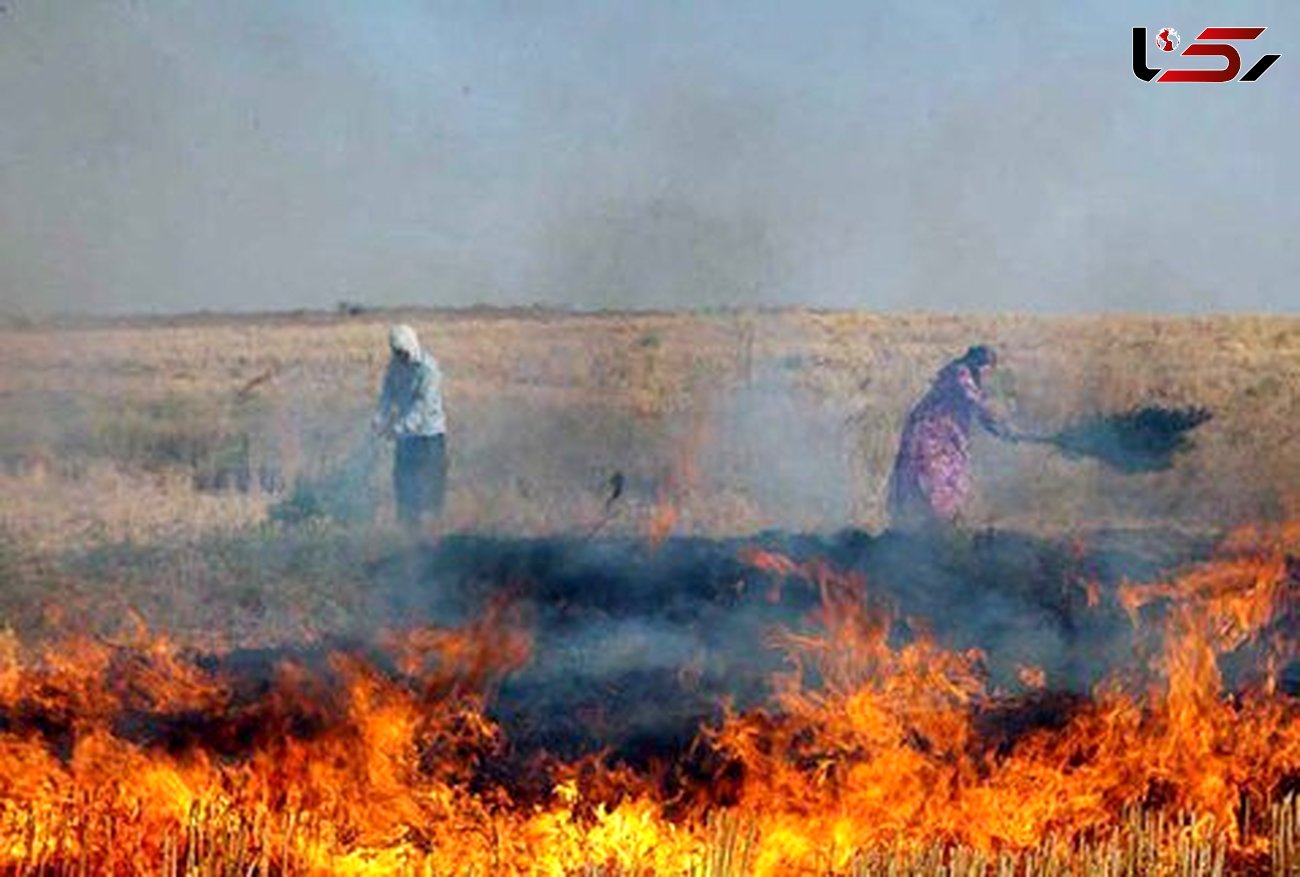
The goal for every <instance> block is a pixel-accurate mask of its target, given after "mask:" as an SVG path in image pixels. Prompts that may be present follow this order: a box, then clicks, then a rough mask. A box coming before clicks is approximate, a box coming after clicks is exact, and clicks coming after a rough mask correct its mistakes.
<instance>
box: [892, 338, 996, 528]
mask: <svg viewBox="0 0 1300 877" xmlns="http://www.w3.org/2000/svg"><path fill="white" fill-rule="evenodd" d="M975 421H978V422H979V423H980V424H981V425H982V426H984V427H985V428H986V429H988V430H989V431H990V432H995V433H996V432H998V431H999V426H998V422H997V420H996V418H995V417H994V416H993V414H992V413H991V412H990V411H989V409H988V407H987V399H986V397H985V395H984V391H983V390H982V389H981V388H980V385H979V382H978V379H977V378H976V377H975V375H974V374H973V373H972V371H971V368H970V366H968V365H967V364H966V363H965V362H963V361H961V360H957V361H955V362H951V363H949V364H948V365H946V366H945V367H944V368H943V370H942V371H940V372H939V374H938V375H937V376H936V377H935V379H934V383H933V384H932V385H931V386H930V391H929V392H928V393H926V395H925V398H923V399H922V400H921V401H920V402H918V403H917V404H916V407H915V408H913V409H912V412H911V413H910V414H909V415H908V417H907V424H906V426H904V427H903V437H902V439H901V441H900V442H899V447H898V457H897V458H896V459H895V461H894V472H893V475H892V477H891V478H890V483H889V513H890V517H891V518H893V520H894V522H895V523H896V524H898V523H904V522H919V521H925V520H936V519H937V520H940V521H949V522H951V521H952V520H953V519H954V518H956V517H957V515H958V513H959V512H960V511H961V510H962V507H963V506H964V505H965V503H966V498H967V496H969V494H970V486H971V478H970V433H971V425H972V422H975Z"/></svg>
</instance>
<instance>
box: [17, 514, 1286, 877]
mask: <svg viewBox="0 0 1300 877" xmlns="http://www.w3.org/2000/svg"><path fill="white" fill-rule="evenodd" d="M1296 537H1300V530H1294V529H1293V530H1286V531H1283V533H1282V534H1281V535H1277V534H1274V535H1272V536H1268V537H1267V538H1265V537H1263V536H1261V535H1260V534H1254V536H1253V537H1249V536H1248V534H1239V535H1238V536H1237V537H1234V539H1233V540H1230V541H1229V543H1228V546H1227V552H1228V553H1227V554H1226V555H1225V556H1224V557H1222V558H1220V559H1217V560H1215V561H1212V562H1208V563H1204V564H1201V565H1199V566H1196V567H1194V568H1192V569H1190V570H1188V571H1187V572H1186V573H1185V574H1183V575H1182V576H1180V577H1179V578H1177V579H1176V580H1173V581H1169V582H1162V583H1154V584H1131V585H1126V586H1125V587H1124V588H1123V589H1122V590H1121V592H1120V594H1119V596H1120V599H1121V600H1122V603H1123V605H1124V606H1125V607H1126V608H1127V609H1128V611H1129V613H1130V616H1131V618H1132V619H1133V622H1134V624H1136V625H1140V626H1144V629H1145V628H1150V633H1151V635H1152V637H1153V639H1152V640H1151V642H1152V645H1151V647H1150V650H1149V654H1144V655H1142V656H1141V657H1142V658H1143V664H1142V665H1140V666H1137V667H1135V668H1134V669H1133V670H1132V671H1131V672H1130V673H1128V674H1126V675H1124V676H1122V677H1118V678H1115V679H1112V680H1110V681H1109V682H1107V683H1106V684H1105V685H1103V686H1101V687H1100V688H1099V689H1098V690H1097V691H1095V692H1094V693H1093V696H1092V697H1091V698H1090V699H1086V700H1081V701H1079V702H1073V703H1071V704H1070V705H1069V706H1068V708H1064V709H1063V710H1062V711H1061V713H1060V715H1059V716H1058V717H1057V719H1056V720H1054V721H1052V722H1047V723H1041V724H1040V725H1037V726H1034V727H1031V728H1028V729H1020V730H1017V731H1014V732H1006V733H990V732H989V730H988V729H987V725H988V721H989V718H990V716H995V715H996V714H997V712H998V710H999V709H1003V708H1006V707H1007V704H1008V701H1007V695H1005V694H1002V693H999V692H996V691H993V690H991V689H990V686H989V683H988V680H987V678H986V674H985V672H984V668H983V656H982V655H980V654H979V653H978V652H961V653H957V652H951V651H946V650H944V649H943V648H941V647H940V646H939V645H938V644H936V643H935V642H934V641H933V640H932V638H930V637H928V636H926V635H925V634H924V633H921V634H920V635H918V636H916V637H914V638H913V639H912V640H911V641H910V642H907V643H906V644H901V645H899V644H895V643H893V642H891V638H890V630H891V625H892V622H893V618H892V617H891V615H890V613H889V612H888V611H887V610H886V609H884V608H882V607H880V606H877V605H875V604H874V603H873V601H872V599H871V594H870V591H869V588H868V583H867V582H865V581H864V580H863V579H862V578H861V577H858V576H855V575H847V574H841V573H838V572H837V571H835V570H833V569H831V568H829V567H828V566H826V565H824V564H798V563H795V562H793V561H791V560H790V559H789V558H786V557H783V556H781V555H778V554H772V553H762V552H758V551H754V552H751V553H749V554H748V555H747V556H748V558H749V560H750V562H751V563H752V564H753V565H754V566H755V567H757V568H760V569H762V570H764V571H766V572H767V573H769V574H771V575H775V576H780V577H785V578H790V579H798V580H802V581H803V582H805V583H807V584H808V585H810V586H812V587H815V588H816V589H817V591H818V592H819V593H820V595H821V602H820V607H819V609H818V610H817V613H816V618H815V619H813V620H814V621H815V622H816V624H815V625H812V626H810V628H809V630H811V631H812V632H808V631H807V630H804V629H802V628H801V630H800V631H798V632H795V631H786V632H782V633H778V634H776V635H775V636H774V637H773V643H774V644H775V645H776V646H778V647H779V648H781V649H783V650H784V652H785V653H786V655H787V656H788V658H789V662H790V670H789V671H788V672H786V673H784V674H782V675H781V676H780V677H779V678H777V679H775V680H774V681H773V689H774V694H773V697H772V699H771V701H770V703H769V705H768V706H767V707H766V708H764V709H761V710H751V711H748V712H743V713H741V712H735V711H729V712H728V713H727V715H726V716H725V718H724V719H723V720H722V722H721V723H720V724H719V725H718V726H717V727H715V728H711V729H708V730H706V731H704V732H703V733H702V734H701V737H700V739H699V741H697V743H696V746H695V748H694V749H693V752H695V753H697V754H701V753H703V754H704V755H705V756H707V757H706V758H704V759H703V763H707V764H709V765H710V768H709V770H708V771H706V772H704V775H703V776H700V775H699V773H698V772H697V773H696V774H694V775H688V774H686V773H684V772H681V771H680V770H677V767H679V766H674V765H667V766H661V767H660V768H659V769H658V773H657V774H656V772H655V771H654V770H651V771H634V770H632V769H630V768H626V767H620V766H618V765H611V764H609V763H608V761H607V759H605V758H603V757H601V756H599V755H596V756H591V757H589V758H586V759H582V760H579V761H577V762H573V763H561V762H559V761H557V760H555V759H552V758H547V757H538V758H536V759H533V760H532V761H530V762H529V763H527V764H518V763H513V766H512V767H511V771H512V772H510V771H504V770H503V766H504V765H506V764H508V763H511V761H510V751H509V741H508V740H506V739H505V737H504V734H503V733H502V731H501V729H500V728H499V727H498V726H497V725H496V724H495V723H494V722H493V721H492V720H491V719H490V718H489V717H488V715H487V712H486V710H487V707H488V705H489V703H490V699H491V697H492V693H493V691H494V690H495V687H496V686H497V685H498V684H499V682H500V680H501V679H502V678H503V677H504V676H505V675H506V674H508V673H509V672H511V671H512V670H513V669H516V668H518V667H520V666H522V665H523V663H524V662H526V661H527V660H528V658H529V652H530V648H531V642H530V637H529V634H528V625H527V619H526V618H525V617H523V616H522V615H521V614H520V613H519V612H518V611H517V609H515V608H514V607H511V606H510V605H509V604H505V603H502V604H495V605H493V606H492V607H491V608H490V610H489V611H488V612H487V614H486V615H485V616H484V617H483V618H482V619H480V620H479V621H477V622H476V623H474V624H473V625H470V626H469V627H467V628H465V629H462V630H439V629H415V630H409V631H404V632H400V633H393V634H392V635H390V636H389V637H387V638H386V639H385V641H384V643H383V647H384V652H385V654H386V655H387V660H388V661H389V663H391V666H392V669H391V670H381V669H380V668H379V667H378V666H377V665H376V663H375V662H374V661H372V660H367V659H366V658H364V657H363V656H361V655H359V654H352V653H337V654H334V655H332V656H330V657H329V658H328V660H327V661H326V666H325V667H324V668H320V667H312V666H310V665H309V663H306V662H304V661H301V660H299V661H284V662H282V663H281V665H280V666H279V667H278V669H277V671H276V673H275V674H274V678H272V679H271V680H269V681H268V682H267V683H266V685H265V690H264V691H261V692H259V693H256V694H255V695H254V696H250V695H249V694H248V693H247V692H242V691H239V690H236V689H237V687H236V685H235V684H234V683H232V682H231V681H230V680H229V679H226V678H223V677H221V676H219V675H217V674H215V673H214V672H212V671H210V670H207V669H205V666H204V664H203V663H202V662H201V661H198V660H196V659H195V658H193V657H191V656H189V655H187V654H186V653H185V651H184V650H183V649H181V648H179V647H178V646H176V645H175V644H173V643H171V642H170V641H168V640H167V639H166V638H165V637H161V636H149V635H147V634H146V633H145V632H144V631H143V630H138V631H136V632H135V633H133V634H132V635H130V636H128V637H127V638H126V639H125V640H124V641H121V642H113V643H109V642H104V641H99V640H91V639H87V638H73V639H69V640H68V641H66V642H64V643H62V644H60V645H59V646H58V647H57V648H50V649H45V650H42V651H40V652H37V653H26V652H23V651H22V650H20V649H16V648H6V649H0V870H3V871H5V872H6V873H29V872H31V873H35V872H37V871H41V870H44V871H50V872H58V871H65V872H66V871H77V872H78V873H105V874H130V873H141V872H145V871H149V872H159V871H162V872H163V873H169V874H172V873H174V874H179V873H200V872H202V873H234V872H238V873H289V872H293V873H310V874H327V873H328V874H363V873H401V872H414V873H445V872H446V871H448V870H453V871H455V872H473V873H480V874H555V875H564V874H575V873H592V872H593V870H594V869H604V873H631V874H687V873H726V872H725V871H724V870H718V869H720V868H722V867H723V866H722V865H719V864H718V862H720V861H722V860H723V859H725V860H726V861H728V862H732V861H735V862H743V867H744V868H745V869H747V870H746V873H755V874H763V875H784V874H810V873H819V874H824V873H849V872H851V871H853V869H855V868H860V867H863V864H862V863H864V862H867V861H874V859H872V858H871V857H873V856H876V855H877V854H879V853H880V851H882V850H883V851H893V853H897V854H899V855H904V854H908V853H909V852H910V853H915V854H918V855H920V854H922V853H923V852H924V851H925V850H927V849H932V848H935V847H936V846H938V847H953V846H956V845H960V846H961V847H962V848H964V849H968V850H970V851H972V852H971V853H970V855H972V856H974V855H983V854H988V855H997V854H1003V853H1009V852H1015V851H1018V850H1028V849H1031V848H1036V847H1039V846H1040V845H1042V844H1044V843H1047V842H1049V841H1051V840H1052V839H1056V840H1057V841H1059V842H1061V843H1067V844H1068V843H1071V842H1073V841H1081V840H1086V839H1089V838H1093V839H1097V838H1101V839H1104V838H1106V837H1108V836H1109V835H1108V832H1111V831H1115V830H1118V829H1119V828H1120V827H1122V826H1123V825H1124V824H1125V820H1126V819H1129V818H1130V817H1129V816H1127V815H1126V814H1131V813H1133V812H1134V811H1135V809H1138V810H1148V811H1153V812H1158V813H1161V814H1167V815H1168V816H1169V817H1170V818H1169V820H1168V822H1167V825H1168V826H1169V828H1168V832H1169V834H1167V835H1161V837H1172V838H1174V840H1173V841H1170V842H1169V843H1170V844H1171V846H1170V847H1169V851H1167V852H1166V851H1164V850H1165V848H1164V847H1163V846H1162V847H1161V848H1160V849H1159V850H1156V851H1155V852H1153V853H1152V855H1155V856H1172V855H1174V854H1175V847H1176V845H1177V844H1178V843H1183V842H1189V841H1192V840H1195V841H1202V840H1214V841H1215V842H1219V843H1222V844H1225V845H1226V847H1227V848H1228V849H1229V850H1230V851H1231V854H1232V855H1233V856H1235V857H1237V858H1236V860H1237V861H1240V862H1243V863H1247V864H1250V865H1251V866H1252V867H1254V866H1258V865H1259V863H1260V862H1266V861H1267V860H1268V857H1269V856H1270V855H1271V854H1275V853H1276V851H1275V850H1273V849H1272V847H1273V845H1274V844H1276V843H1278V841H1277V840H1276V839H1275V838H1274V837H1273V836H1271V835H1270V833H1269V830H1268V827H1267V824H1266V823H1267V818H1268V814H1269V812H1270V807H1271V806H1274V805H1275V804H1278V803H1279V802H1280V801H1281V798H1282V796H1283V795H1284V794H1285V792H1286V790H1287V789H1288V788H1289V787H1290V786H1291V785H1292V784H1293V783H1294V782H1295V781H1296V779H1297V778H1298V777H1300V724H1298V723H1297V717H1298V713H1297V705H1296V703H1295V701H1294V700H1293V699H1291V698H1290V697H1288V696H1287V695H1284V694H1282V693H1280V691H1279V688H1280V684H1279V679H1278V668H1279V667H1283V666H1285V665H1286V663H1287V662H1288V661H1290V660H1293V659H1294V658H1295V641H1294V636H1293V628H1292V627H1290V626H1289V625H1288V624H1286V623H1284V622H1286V620H1287V619H1288V618H1290V617H1291V616H1290V614H1289V613H1293V612H1294V606H1295V591H1296V589H1297V587H1298V585H1297V582H1296V581H1295V575H1294V569H1293V568H1292V566H1289V565H1288V562H1287V554H1286V552H1287V551H1289V550H1292V549H1293V548H1294V546H1296V545H1297V544H1300V538H1296ZM1157 609H1159V610H1160V611H1158V612H1157V611H1156V610H1157ZM1243 650H1245V652H1244V653H1248V654H1250V655H1252V656H1253V659H1252V660H1253V666H1254V667H1255V671H1256V672H1255V675H1254V676H1251V677H1250V678H1248V679H1247V683H1248V684H1247V685H1246V686H1245V687H1241V688H1238V689H1236V690H1234V691H1233V692H1231V693H1229V692H1228V691H1227V690H1225V684H1224V678H1223V673H1222V671H1221V667H1220V659H1221V658H1223V657H1224V656H1225V655H1227V654H1229V653H1234V654H1241V653H1243ZM1024 671H1025V678H1024V679H1023V680H1022V681H1024V682H1025V684H1026V685H1029V686H1030V687H1032V688H1042V686H1043V684H1044V683H1045V681H1046V680H1045V679H1044V678H1043V677H1042V675H1041V671H1039V670H1037V669H1036V668H1024ZM1034 696H1041V697H1050V693H1048V692H1039V693H1037V694H1035V695H1034ZM1012 705H1013V706H1014V703H1013V704H1012ZM145 716H148V717H153V719H154V720H158V718H159V717H163V718H165V719H166V720H167V722H168V723H169V728H170V732H169V734H167V735H162V736H151V734H154V733H155V732H156V730H157V729H156V728H151V727H149V725H148V722H144V724H143V725H142V726H137V725H139V723H140V722H141V721H142V719H141V717H145ZM133 723H135V724H133ZM675 771H676V772H675ZM503 773H504V774H508V775H503ZM668 775H672V776H673V777H674V782H671V783H670V782H665V781H664V779H665V776H668ZM1177 814H1194V815H1193V816H1189V817H1187V818H1185V819H1181V820H1178V819H1174V818H1173V817H1174V816H1175V815H1177ZM1162 861H1165V860H1164V859H1162ZM1169 861H1171V860H1169ZM710 868H712V869H714V870H713V871H708V870H707V869H710ZM977 873H983V872H977Z"/></svg>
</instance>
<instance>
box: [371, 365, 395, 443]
mask: <svg viewBox="0 0 1300 877" xmlns="http://www.w3.org/2000/svg"><path fill="white" fill-rule="evenodd" d="M394 380H395V377H394V375H393V366H392V363H389V365H388V367H387V368H386V369H384V381H383V385H382V386H381V388H380V390H379V405H378V407H376V408H375V416H374V417H372V418H371V419H370V427H371V429H373V430H374V431H375V432H376V433H379V434H383V433H384V432H386V431H387V430H388V427H389V421H390V420H391V419H392V411H393V381H394Z"/></svg>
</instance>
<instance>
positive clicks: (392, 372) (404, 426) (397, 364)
mask: <svg viewBox="0 0 1300 877" xmlns="http://www.w3.org/2000/svg"><path fill="white" fill-rule="evenodd" d="M375 418H376V419H377V420H378V421H379V422H381V423H385V424H389V425H390V426H391V429H392V433H393V435H394V436H396V437H398V438H402V437H404V436H433V435H442V434H443V433H445V432H446V431H447V415H446V413H445V412H444V411H443V408H442V372H441V371H440V370H439V369H438V361H437V360H436V359H434V358H433V356H432V355H430V354H429V353H428V351H424V350H421V351H420V353H419V355H418V356H416V357H414V358H412V359H411V360H409V361H403V360H402V359H400V358H399V357H396V356H394V357H393V358H392V359H390V360H389V361H388V370H387V371H385V372H384V386H383V390H382V391H381V392H380V394H379V409H378V410H377V411H376V412H375Z"/></svg>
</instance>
